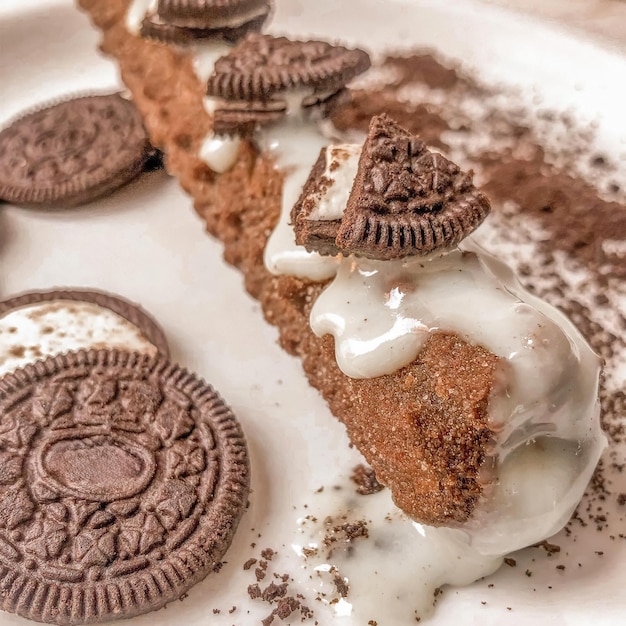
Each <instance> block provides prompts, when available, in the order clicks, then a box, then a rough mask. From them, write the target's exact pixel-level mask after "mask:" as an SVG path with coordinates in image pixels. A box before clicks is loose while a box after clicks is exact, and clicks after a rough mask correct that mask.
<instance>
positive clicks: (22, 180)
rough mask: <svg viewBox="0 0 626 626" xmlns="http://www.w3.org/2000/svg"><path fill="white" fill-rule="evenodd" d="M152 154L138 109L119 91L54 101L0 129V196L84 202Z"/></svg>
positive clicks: (31, 200)
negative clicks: (118, 92) (56, 102)
mask: <svg viewBox="0 0 626 626" xmlns="http://www.w3.org/2000/svg"><path fill="white" fill-rule="evenodd" d="M153 152H154V150H153V149H152V147H151V146H150V143H149V140H148V135H147V133H146V131H145V129H144V127H143V122H142V119H141V115H140V114H139V111H137V109H136V107H135V105H134V104H133V103H132V102H130V101H129V100H126V99H125V98H122V97H121V96H120V95H119V94H110V95H100V96H94V95H92V96H84V97H79V98H74V99H72V100H67V101H65V102H60V103H58V104H54V105H51V106H47V107H45V108H42V109H39V110H36V111H34V112H31V113H27V114H26V115H24V116H23V117H20V118H19V119H17V120H15V121H14V122H13V123H12V124H11V125H10V126H8V127H7V128H5V129H4V130H2V131H1V132H0V198H2V199H4V200H6V201H8V202H13V203H15V204H26V205H41V204H47V205H61V204H62V205H64V206H72V205H77V204H81V203H85V202H89V201H91V200H93V199H95V198H97V197H99V196H102V195H104V194H106V193H107V192H110V191H113V190H114V189H117V188H118V187H120V186H122V185H124V184H125V183H127V182H129V181H130V180H132V179H133V178H134V177H135V176H137V175H138V174H139V173H140V172H141V171H142V170H143V168H144V165H145V164H146V162H147V161H148V160H149V159H150V157H151V156H152V154H153Z"/></svg>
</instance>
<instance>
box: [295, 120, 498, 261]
mask: <svg viewBox="0 0 626 626" xmlns="http://www.w3.org/2000/svg"><path fill="white" fill-rule="evenodd" d="M341 166H342V165H341V163H340V162H339V161H337V162H336V163H335V164H332V163H331V164H329V163H328V162H327V152H326V150H322V153H321V154H320V158H319V159H318V161H317V163H316V164H315V166H314V167H313V170H312V172H311V175H310V176H309V179H308V181H307V182H306V184H305V186H304V188H303V192H302V195H301V196H300V199H299V200H298V202H297V203H296V205H295V207H294V209H293V211H292V221H293V223H294V225H295V231H296V242H297V243H298V244H300V245H304V246H305V247H306V248H307V249H308V250H315V251H317V252H320V253H322V254H337V253H342V254H344V255H348V254H354V255H357V256H364V257H368V258H371V259H379V260H386V259H393V258H401V257H406V256H409V255H428V254H430V253H432V252H434V251H436V250H447V249H450V248H452V247H454V246H456V245H457V244H459V243H460V242H461V241H462V240H463V239H464V238H465V237H467V235H469V234H470V233H471V232H473V231H474V230H475V229H476V228H477V227H478V226H479V225H480V224H481V223H482V221H483V220H484V219H485V217H487V215H488V213H489V211H490V208H491V207H490V204H489V201H488V199H487V197H486V196H485V195H484V194H483V193H481V192H480V191H478V190H477V189H476V187H475V186H474V185H473V183H472V178H471V175H470V174H466V173H464V172H462V171H461V170H460V168H459V167H458V166H457V165H455V164H454V163H452V162H451V161H449V160H448V159H446V158H445V157H444V156H442V155H441V154H438V153H436V152H431V151H430V150H429V149H428V148H427V147H426V145H425V144H424V142H422V141H421V140H420V139H419V138H417V137H416V136H414V135H412V134H411V133H409V132H408V131H406V130H405V129H404V128H402V127H401V126H399V125H398V124H396V122H394V121H393V120H392V119H391V118H389V117H388V116H387V115H380V116H377V117H375V118H373V119H372V121H371V124H370V128H369V133H368V136H367V139H366V140H365V143H364V145H363V148H362V150H361V153H360V157H359V160H358V167H357V170H356V177H355V178H354V183H353V184H352V187H351V190H350V192H349V196H348V199H347V205H346V207H345V210H344V211H343V213H342V214H341V215H332V216H322V217H321V219H320V215H318V213H319V211H318V208H319V205H320V200H321V198H322V196H324V195H326V194H327V193H328V191H329V189H332V187H333V186H334V185H335V186H336V185H337V184H338V183H336V182H335V180H333V179H334V177H335V176H336V174H333V171H336V170H338V169H339V168H340V167H341ZM335 191H336V190H333V192H335Z"/></svg>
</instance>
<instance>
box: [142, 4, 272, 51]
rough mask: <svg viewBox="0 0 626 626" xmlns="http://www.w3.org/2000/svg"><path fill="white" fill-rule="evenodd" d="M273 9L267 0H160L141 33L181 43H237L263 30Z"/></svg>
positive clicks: (149, 14) (146, 20)
mask: <svg viewBox="0 0 626 626" xmlns="http://www.w3.org/2000/svg"><path fill="white" fill-rule="evenodd" d="M270 10H271V4H270V2H269V1H268V0H226V1H224V0H183V1H180V0H161V1H160V2H159V3H158V5H157V7H156V10H155V11H154V12H148V14H147V15H146V16H145V18H144V19H143V21H142V23H141V29H140V33H141V35H142V36H143V37H148V38H150V39H156V40H159V41H164V42H168V43H173V44H178V45H187V44H190V43H193V42H194V41H198V40H203V39H204V40H206V39H222V40H224V41H229V42H236V41H239V39H241V38H242V37H244V36H245V35H246V34H248V33H250V32H256V31H260V30H261V28H262V27H263V24H264V23H265V21H266V20H267V18H268V17H269V14H270Z"/></svg>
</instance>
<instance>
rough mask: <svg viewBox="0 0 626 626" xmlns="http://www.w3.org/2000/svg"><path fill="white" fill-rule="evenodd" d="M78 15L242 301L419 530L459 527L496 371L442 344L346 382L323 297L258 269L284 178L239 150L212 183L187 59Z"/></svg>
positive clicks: (108, 22) (205, 125)
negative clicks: (235, 273)
mask: <svg viewBox="0 0 626 626" xmlns="http://www.w3.org/2000/svg"><path fill="white" fill-rule="evenodd" d="M79 3H80V4H81V6H82V7H83V8H84V9H85V10H87V11H88V12H89V14H90V15H91V18H92V20H93V21H94V23H95V24H96V25H97V26H98V27H99V28H100V29H101V30H102V31H103V43H102V49H103V50H104V52H105V53H107V54H110V55H112V56H114V57H116V58H117V60H118V62H119V64H120V67H121V71H122V77H123V80H124V82H125V83H126V85H127V86H128V87H129V89H130V90H131V91H132V93H133V96H134V99H135V101H136V103H137V106H138V107H139V109H140V110H141V111H142V113H143V115H144V119H145V122H146V126H147V128H148V130H149V132H150V135H151V139H152V142H153V143H154V145H156V146H158V147H159V148H161V149H163V151H164V152H165V153H166V155H167V168H168V170H169V171H170V172H171V173H172V174H174V175H175V176H177V177H178V179H179V181H180V183H181V185H182V186H183V188H184V189H185V190H186V191H187V192H189V193H190V194H191V195H192V196H193V198H194V205H195V208H196V210H197V211H198V213H199V214H200V215H201V216H202V217H203V218H204V220H205V222H206V226H207V230H208V231H209V232H210V233H211V234H212V235H214V236H216V237H218V238H219V239H220V240H221V241H222V242H223V244H224V256H225V258H226V260H227V261H228V262H229V263H231V264H233V265H235V266H236V267H238V268H239V269H240V270H241V272H242V273H243V276H244V280H245V284H246V288H247V290H248V291H249V292H250V293H251V295H252V296H254V297H255V298H257V299H258V300H259V301H260V302H261V304H262V306H263V310H264V313H265V317H266V319H267V320H268V321H269V322H270V323H272V324H274V325H276V326H277V327H278V329H279V331H280V343H281V345H282V347H283V348H284V349H285V350H287V351H288V352H289V353H290V354H293V355H297V356H299V357H300V358H301V359H302V363H303V367H304V370H305V372H306V374H307V376H308V379H309V381H310V383H311V384H312V385H313V386H315V387H317V388H318V389H319V390H320V391H321V393H322V394H323V396H324V398H325V399H326V400H327V402H328V404H329V406H330V408H331V410H332V412H333V413H334V414H335V415H336V416H337V417H338V418H339V419H340V420H342V421H343V422H344V424H345V425H346V428H347V430H348V434H349V436H350V438H351V440H352V441H353V442H354V444H355V445H357V447H358V448H359V449H360V450H361V452H362V453H363V455H364V456H365V458H366V459H367V460H368V462H369V463H370V464H371V465H372V466H373V467H374V469H375V470H376V473H377V476H378V477H379V479H380V480H381V481H382V482H383V483H385V484H386V485H388V486H389V487H390V488H391V490H392V492H393V496H394V499H395V502H396V503H397V504H398V506H399V507H400V508H402V509H403V510H404V511H405V512H406V513H408V514H409V515H411V516H413V517H414V518H416V519H418V520H420V521H423V522H426V523H430V524H436V525H439V524H445V525H450V524H454V523H462V522H464V521H466V520H467V519H468V518H469V517H470V516H471V515H472V512H473V510H474V507H475V506H476V503H477V501H478V500H479V498H480V496H481V494H482V492H483V486H482V484H481V483H480V482H479V480H478V478H479V476H478V475H479V468H480V466H481V464H482V462H483V460H484V458H485V456H486V452H485V450H486V446H487V443H488V441H489V440H490V438H491V434H492V433H491V431H490V430H489V428H488V425H487V415H486V409H487V402H488V397H489V394H490V392H491V389H492V384H493V380H494V376H495V369H496V367H497V363H498V359H497V358H496V357H495V356H493V355H492V354H491V353H489V352H487V351H486V350H484V349H482V348H479V347H475V346H472V345H470V344H468V343H466V342H464V341H462V340H461V339H460V338H458V337H455V336H453V335H449V334H443V333H441V334H433V335H432V336H431V338H430V339H429V340H428V341H427V343H426V345H425V347H424V348H423V350H422V352H421V353H420V355H419V357H418V358H417V359H416V360H415V362H413V363H412V364H410V365H408V366H406V367H404V368H402V369H401V370H399V371H397V372H395V373H394V374H391V375H387V376H381V377H378V378H373V379H362V380H357V379H351V378H349V377H347V376H345V375H344V374H343V373H341V372H340V370H339V369H338V367H337V364H336V361H335V354H334V347H333V340H332V338H331V337H329V336H326V337H324V338H322V339H320V338H318V337H316V336H315V335H314V334H313V333H312V331H311V330H310V328H309V324H308V316H309V312H310V309H311V306H312V304H313V302H314V301H315V299H316V297H317V296H318V295H319V293H320V292H321V290H322V288H323V285H321V284H319V283H312V282H310V281H306V280H300V279H297V278H294V277H290V276H280V277H276V276H273V275H271V274H269V273H268V272H267V270H266V269H265V267H264V265H263V249H264V246H265V242H266V240H267V237H268V235H269V233H270V232H271V230H272V228H273V226H274V225H275V223H276V221H277V219H278V215H279V212H280V197H281V188H282V176H281V174H280V173H279V172H277V171H276V170H275V169H274V167H273V163H272V162H271V160H270V159H269V158H268V157H267V156H264V155H260V154H258V153H257V152H256V151H255V149H254V148H253V147H252V146H251V144H249V143H246V142H243V143H242V146H241V148H240V153H239V159H238V161H237V163H236V165H235V167H234V168H233V169H232V170H231V171H229V172H227V173H226V174H222V175H219V176H217V175H215V174H214V173H213V172H211V170H209V168H208V167H207V166H206V165H205V164H204V163H203V162H202V161H201V160H200V159H199V158H198V157H197V156H196V155H197V154H198V149H199V147H200V144H201V142H202V139H203V138H204V136H205V135H206V133H207V131H208V130H209V129H210V119H209V117H208V116H207V114H206V113H205V111H204V109H203V107H202V96H203V94H204V91H205V90H204V86H203V85H202V84H201V83H200V81H199V80H198V79H197V78H196V76H195V74H194V72H193V68H192V64H191V59H190V57H188V56H185V54H184V53H183V52H180V51H176V50H174V49H172V48H168V47H167V46H163V45H159V44H156V43H153V42H150V41H144V40H141V39H139V38H137V37H134V36H132V35H130V34H128V32H127V31H126V30H125V27H124V13H125V10H126V6H127V4H128V2H127V0H106V1H105V0H79ZM181 210H182V209H181ZM164 254H167V251H164Z"/></svg>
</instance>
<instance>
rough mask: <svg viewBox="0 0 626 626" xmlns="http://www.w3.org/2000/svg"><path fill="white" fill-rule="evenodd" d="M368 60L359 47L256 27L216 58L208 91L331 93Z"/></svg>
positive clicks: (236, 96)
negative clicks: (266, 32) (265, 31)
mask: <svg viewBox="0 0 626 626" xmlns="http://www.w3.org/2000/svg"><path fill="white" fill-rule="evenodd" d="M369 66H370V58H369V55H368V54H367V53H366V52H364V51H363V50H359V49H348V48H345V47H343V46H338V45H332V44H329V43H327V42H325V41H292V40H290V39H287V38H286V37H272V36H271V35H259V34H256V33H255V34H251V35H248V36H246V37H245V38H244V39H243V40H242V41H241V42H240V43H239V44H238V45H237V46H236V47H235V48H234V49H233V50H232V51H231V52H230V53H229V54H228V55H226V56H224V57H222V58H221V59H219V60H218V61H217V63H216V64H215V71H214V73H213V75H212V76H211V77H210V78H209V81H208V85H207V95H209V96H213V97H219V98H224V99H226V100H267V99H269V98H271V97H273V96H274V95H275V94H277V93H279V92H281V91H285V90H288V89H305V88H307V89H310V90H311V91H312V92H314V93H317V92H323V93H329V92H331V93H332V92H335V91H338V90H339V89H342V88H343V87H344V86H345V85H346V83H348V82H349V81H350V80H352V79H353V78H355V77H356V76H358V75H359V74H361V73H362V72H364V71H365V70H367V69H368V68H369Z"/></svg>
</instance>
